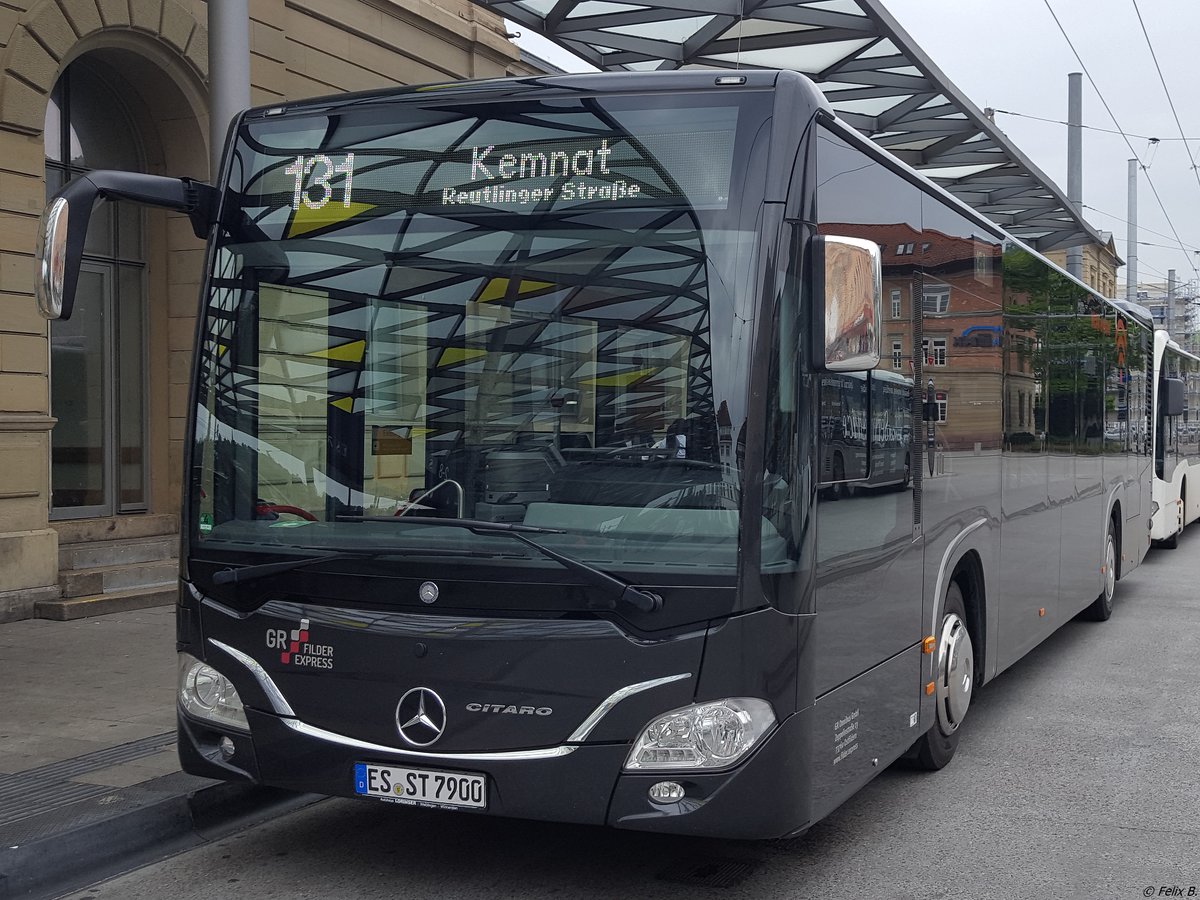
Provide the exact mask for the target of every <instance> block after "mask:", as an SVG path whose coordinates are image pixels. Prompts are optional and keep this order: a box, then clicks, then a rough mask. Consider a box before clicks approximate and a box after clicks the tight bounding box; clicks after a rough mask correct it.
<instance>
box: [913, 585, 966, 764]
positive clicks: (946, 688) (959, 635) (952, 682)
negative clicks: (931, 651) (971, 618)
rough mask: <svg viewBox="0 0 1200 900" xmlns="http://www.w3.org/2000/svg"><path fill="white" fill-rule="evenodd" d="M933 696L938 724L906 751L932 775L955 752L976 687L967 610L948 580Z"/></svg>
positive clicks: (960, 596)
mask: <svg viewBox="0 0 1200 900" xmlns="http://www.w3.org/2000/svg"><path fill="white" fill-rule="evenodd" d="M937 637H938V643H937V651H936V652H937V661H936V672H935V673H934V693H935V696H936V699H937V721H936V722H935V723H934V725H933V727H932V728H930V729H929V730H928V731H926V732H925V733H924V734H923V735H921V737H919V738H918V739H917V742H916V743H915V744H913V745H912V747H911V748H910V749H909V751H908V754H906V756H907V758H908V759H909V760H910V761H911V762H912V763H913V764H915V765H916V766H917V768H920V769H925V770H927V771H930V772H933V771H937V770H938V769H941V768H943V767H945V766H946V765H947V764H948V763H949V762H950V760H951V759H953V758H954V751H955V750H957V749H958V737H959V730H960V726H961V725H962V722H963V718H964V717H965V716H966V714H967V710H968V709H969V708H970V706H971V693H972V691H973V690H974V687H975V649H974V646H973V645H972V644H971V634H970V632H969V631H968V630H967V609H966V604H965V603H964V602H963V595H962V588H960V587H959V586H958V582H957V581H951V582H950V586H949V587H947V588H946V602H945V603H944V604H943V606H942V628H941V631H940V632H939V633H938V636H937Z"/></svg>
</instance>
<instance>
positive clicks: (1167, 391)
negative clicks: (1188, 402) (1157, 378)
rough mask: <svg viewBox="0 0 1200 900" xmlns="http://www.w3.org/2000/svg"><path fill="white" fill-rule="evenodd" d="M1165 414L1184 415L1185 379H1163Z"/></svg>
mask: <svg viewBox="0 0 1200 900" xmlns="http://www.w3.org/2000/svg"><path fill="white" fill-rule="evenodd" d="M1162 399H1163V415H1164V416H1182V415H1183V379H1182V378H1164V379H1163V398H1162Z"/></svg>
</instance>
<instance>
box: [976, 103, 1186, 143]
mask: <svg viewBox="0 0 1200 900" xmlns="http://www.w3.org/2000/svg"><path fill="white" fill-rule="evenodd" d="M992 112H998V113H1003V114H1004V115H1006V116H1016V117H1017V118H1018V119H1033V120H1035V121H1037V122H1049V123H1050V124H1051V125H1070V124H1071V123H1070V122H1067V121H1065V120H1063V119H1051V118H1048V117H1047V116H1035V115H1033V114H1032V113H1019V112H1014V111H1013V110H1011V109H992ZM1079 127H1080V128H1083V129H1084V130H1086V131H1099V132H1102V133H1103V134H1118V135H1120V136H1121V137H1125V138H1137V139H1138V140H1139V141H1152V142H1154V143H1158V142H1159V141H1184V142H1186V141H1200V138H1191V137H1164V138H1160V137H1154V136H1153V135H1149V134H1134V133H1133V132H1131V131H1117V130H1116V129H1115V128H1101V127H1100V126H1099V125H1080V126H1079Z"/></svg>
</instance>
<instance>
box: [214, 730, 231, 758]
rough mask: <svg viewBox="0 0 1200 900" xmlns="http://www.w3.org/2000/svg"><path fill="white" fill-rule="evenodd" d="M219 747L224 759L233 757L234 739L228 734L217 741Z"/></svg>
mask: <svg viewBox="0 0 1200 900" xmlns="http://www.w3.org/2000/svg"><path fill="white" fill-rule="evenodd" d="M217 749H218V750H220V751H221V757H222V758H223V759H226V760H229V759H233V751H234V747H233V740H232V739H231V738H229V737H228V736H226V737H223V738H221V740H220V741H218V742H217Z"/></svg>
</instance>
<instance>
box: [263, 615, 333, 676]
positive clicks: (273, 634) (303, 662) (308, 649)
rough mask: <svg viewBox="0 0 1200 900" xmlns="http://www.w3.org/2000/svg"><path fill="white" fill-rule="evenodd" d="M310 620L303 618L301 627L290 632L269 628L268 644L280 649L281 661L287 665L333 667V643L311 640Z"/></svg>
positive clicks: (310, 667) (316, 667)
mask: <svg viewBox="0 0 1200 900" xmlns="http://www.w3.org/2000/svg"><path fill="white" fill-rule="evenodd" d="M308 632H309V620H308V619H301V620H300V627H299V628H293V629H292V630H291V633H290V634H289V633H288V631H287V630H286V629H283V628H269V629H267V646H268V647H269V648H271V649H272V650H279V651H280V653H279V661H280V662H281V663H283V664H284V665H285V666H300V667H303V668H309V669H332V668H333V645H332V644H314V643H312V642H310V641H309V633H308Z"/></svg>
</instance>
